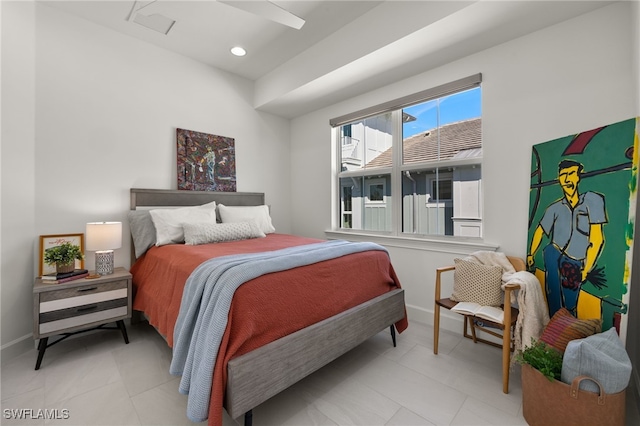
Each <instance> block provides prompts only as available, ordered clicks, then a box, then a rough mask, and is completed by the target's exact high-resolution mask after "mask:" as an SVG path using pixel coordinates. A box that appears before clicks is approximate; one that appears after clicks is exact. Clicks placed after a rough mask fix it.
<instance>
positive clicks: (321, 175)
mask: <svg viewBox="0 0 640 426" xmlns="http://www.w3.org/2000/svg"><path fill="white" fill-rule="evenodd" d="M631 7H632V5H631V4H630V3H626V2H621V3H616V4H613V5H611V6H607V7H605V8H602V9H598V10H596V11H594V12H592V13H589V14H586V15H583V16H580V17H577V18H575V19H572V20H569V21H566V22H564V23H561V24H558V25H555V26H552V27H549V28H546V29H544V30H541V31H538V32H535V33H532V34H530V35H527V36H524V37H521V38H518V39H515V40H512V41H509V42H507V43H504V44H502V45H499V46H496V47H493V48H491V49H487V50H485V51H482V52H479V53H477V54H474V55H471V56H468V57H466V58H463V59H461V60H458V61H455V62H453V63H450V64H447V65H445V66H442V67H440V68H437V69H433V70H430V71H426V72H424V73H423V74H420V75H416V76H414V77H412V78H408V79H406V80H403V81H399V82H398V83H396V84H393V85H390V86H386V87H383V88H380V89H379V90H376V91H374V92H370V93H367V94H365V95H362V96H359V97H357V98H354V99H351V100H349V101H345V102H342V103H339V104H336V105H333V106H331V107H328V108H324V109H322V110H319V111H315V112H313V113H310V114H307V115H305V116H302V117H299V118H296V119H294V120H293V121H292V126H291V149H292V152H291V164H292V182H293V190H292V196H293V199H292V220H293V223H292V226H293V232H294V233H296V234H302V235H308V236H313V237H322V236H324V235H325V234H324V231H325V230H327V229H330V227H331V218H332V214H333V213H332V210H331V205H332V202H334V200H332V192H331V190H332V188H331V181H332V177H331V174H332V171H333V170H334V168H335V165H334V164H333V163H332V157H331V152H332V149H333V148H332V145H331V144H332V142H331V129H330V127H329V119H330V118H333V117H337V116H341V115H343V114H347V113H350V112H353V111H356V110H360V109H362V108H365V107H368V106H371V105H375V104H379V103H382V102H385V101H388V100H392V99H395V98H398V97H401V96H405V95H408V94H411V93H415V92H418V91H421V90H424V89H428V88H430V87H434V86H437V85H440V84H443V83H446V82H449V81H452V80H455V79H458V78H462V77H466V76H468V75H472V74H475V73H478V72H481V73H482V76H483V83H482V91H483V105H482V124H483V151H484V161H483V168H482V171H483V176H482V178H483V187H484V240H485V241H486V242H488V243H490V244H496V245H498V246H499V250H501V251H504V252H506V253H509V254H513V255H517V256H521V257H524V256H525V254H526V250H527V247H526V245H527V216H528V210H529V190H528V188H529V184H530V178H529V174H530V168H531V146H532V145H534V144H538V143H541V142H545V141H548V140H551V139H554V138H558V137H563V136H566V135H570V134H573V133H576V132H579V131H584V130H589V129H592V128H595V127H598V126H601V125H605V124H609V123H614V122H617V121H620V120H624V119H628V118H631V117H633V116H634V115H635V114H636V113H637V110H636V109H637V108H636V102H637V96H636V94H634V92H633V90H631V88H637V84H636V83H635V82H636V79H637V74H636V75H633V71H632V57H633V54H632V51H633V46H634V45H633V44H632V31H633V30H632V28H633V26H632V21H631V19H630V18H629V15H630V9H631ZM636 49H637V46H636ZM310 158H313V159H316V160H317V159H321V158H322V159H324V161H309V159H310ZM310 175H311V176H315V178H314V180H309V179H307V178H306V177H307V176H310ZM386 241H387V240H384V241H382V242H383V244H387V242H386ZM387 245H388V246H389V248H390V252H391V256H392V261H393V263H394V267H395V269H396V270H397V273H398V276H399V278H400V280H401V282H402V284H403V286H404V287H405V289H406V298H407V304H408V306H409V308H410V312H409V314H410V316H411V317H412V318H413V319H418V320H421V321H425V322H432V312H433V283H434V276H435V268H436V267H438V266H443V265H447V264H450V263H452V261H453V258H454V257H457V256H460V255H462V254H465V253H468V252H469V247H459V248H456V247H455V246H452V245H447V246H446V247H445V246H442V245H434V244H429V243H426V242H425V243H424V244H418V245H417V246H418V247H417V248H402V247H398V245H401V244H397V243H396V242H394V243H393V246H391V245H389V244H387ZM414 246H415V244H414ZM445 323H446V321H445ZM445 325H446V326H448V327H450V326H456V327H457V326H458V325H457V324H452V323H450V322H449V323H448V325H447V324H445Z"/></svg>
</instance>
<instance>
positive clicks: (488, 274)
mask: <svg viewBox="0 0 640 426" xmlns="http://www.w3.org/2000/svg"><path fill="white" fill-rule="evenodd" d="M454 262H455V264H456V269H455V270H454V272H453V294H452V295H451V300H455V301H456V302H475V303H478V304H480V305H484V306H500V305H501V304H502V302H503V301H504V299H503V293H502V288H501V285H502V268H501V267H500V266H487V265H480V264H479V263H476V262H471V261H468V260H464V259H454Z"/></svg>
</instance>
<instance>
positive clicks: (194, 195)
mask: <svg viewBox="0 0 640 426" xmlns="http://www.w3.org/2000/svg"><path fill="white" fill-rule="evenodd" d="M130 193H131V205H130V208H131V210H135V209H136V208H138V207H168V206H199V205H201V204H206V203H210V202H212V201H215V202H216V203H218V204H224V205H225V206H261V205H263V204H264V193H263V192H213V191H185V190H176V189H140V188H131V190H130Z"/></svg>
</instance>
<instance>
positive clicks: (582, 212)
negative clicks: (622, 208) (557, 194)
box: [527, 160, 607, 316]
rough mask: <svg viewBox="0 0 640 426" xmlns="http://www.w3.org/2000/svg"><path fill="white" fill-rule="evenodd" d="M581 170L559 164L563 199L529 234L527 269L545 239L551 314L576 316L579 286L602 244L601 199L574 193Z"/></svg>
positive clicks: (571, 164) (575, 165) (568, 163)
mask: <svg viewBox="0 0 640 426" xmlns="http://www.w3.org/2000/svg"><path fill="white" fill-rule="evenodd" d="M583 169H584V168H583V166H582V164H580V163H578V162H576V161H573V160H562V161H561V162H560V165H559V166H558V184H559V185H560V187H561V188H562V191H563V193H564V194H563V197H562V198H560V199H559V200H557V201H555V202H553V203H552V204H550V205H549V206H548V207H547V209H546V211H545V212H544V215H543V216H542V219H540V223H539V224H538V227H537V228H536V230H535V231H534V233H533V237H532V240H531V245H530V248H529V255H528V256H527V264H528V266H529V267H533V266H534V256H535V254H536V252H537V251H538V248H539V247H540V243H541V242H542V237H543V235H546V236H547V237H549V244H548V245H547V246H546V247H545V248H544V253H543V258H544V266H545V269H544V270H545V282H546V286H547V291H546V293H547V303H548V305H549V312H550V313H551V315H553V313H555V312H556V311H557V310H558V309H560V308H563V307H564V308H567V309H568V310H569V311H570V312H571V313H572V314H573V315H574V316H575V315H577V308H578V296H579V294H580V291H579V290H580V287H581V284H582V283H583V282H584V281H586V280H587V276H588V274H589V273H590V272H591V271H592V270H593V268H594V266H595V264H596V261H597V259H598V257H599V256H600V251H601V249H602V246H603V245H604V232H603V225H604V224H605V223H607V212H606V209H605V198H604V196H603V195H602V194H598V193H596V192H592V191H588V192H585V193H582V194H581V193H580V192H579V191H578V184H579V182H580V178H581V175H582V172H583Z"/></svg>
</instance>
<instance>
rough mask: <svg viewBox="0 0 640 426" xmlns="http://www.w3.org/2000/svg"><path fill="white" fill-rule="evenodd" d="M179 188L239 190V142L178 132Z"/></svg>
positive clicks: (186, 131)
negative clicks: (237, 176)
mask: <svg viewBox="0 0 640 426" xmlns="http://www.w3.org/2000/svg"><path fill="white" fill-rule="evenodd" d="M177 141H178V150H177V152H178V156H177V157H178V189H188V190H193V191H226V192H233V191H235V190H236V156H235V140H234V139H233V138H228V137H224V136H217V135H210V134H207V133H201V132H194V131H193V130H185V129H177Z"/></svg>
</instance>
